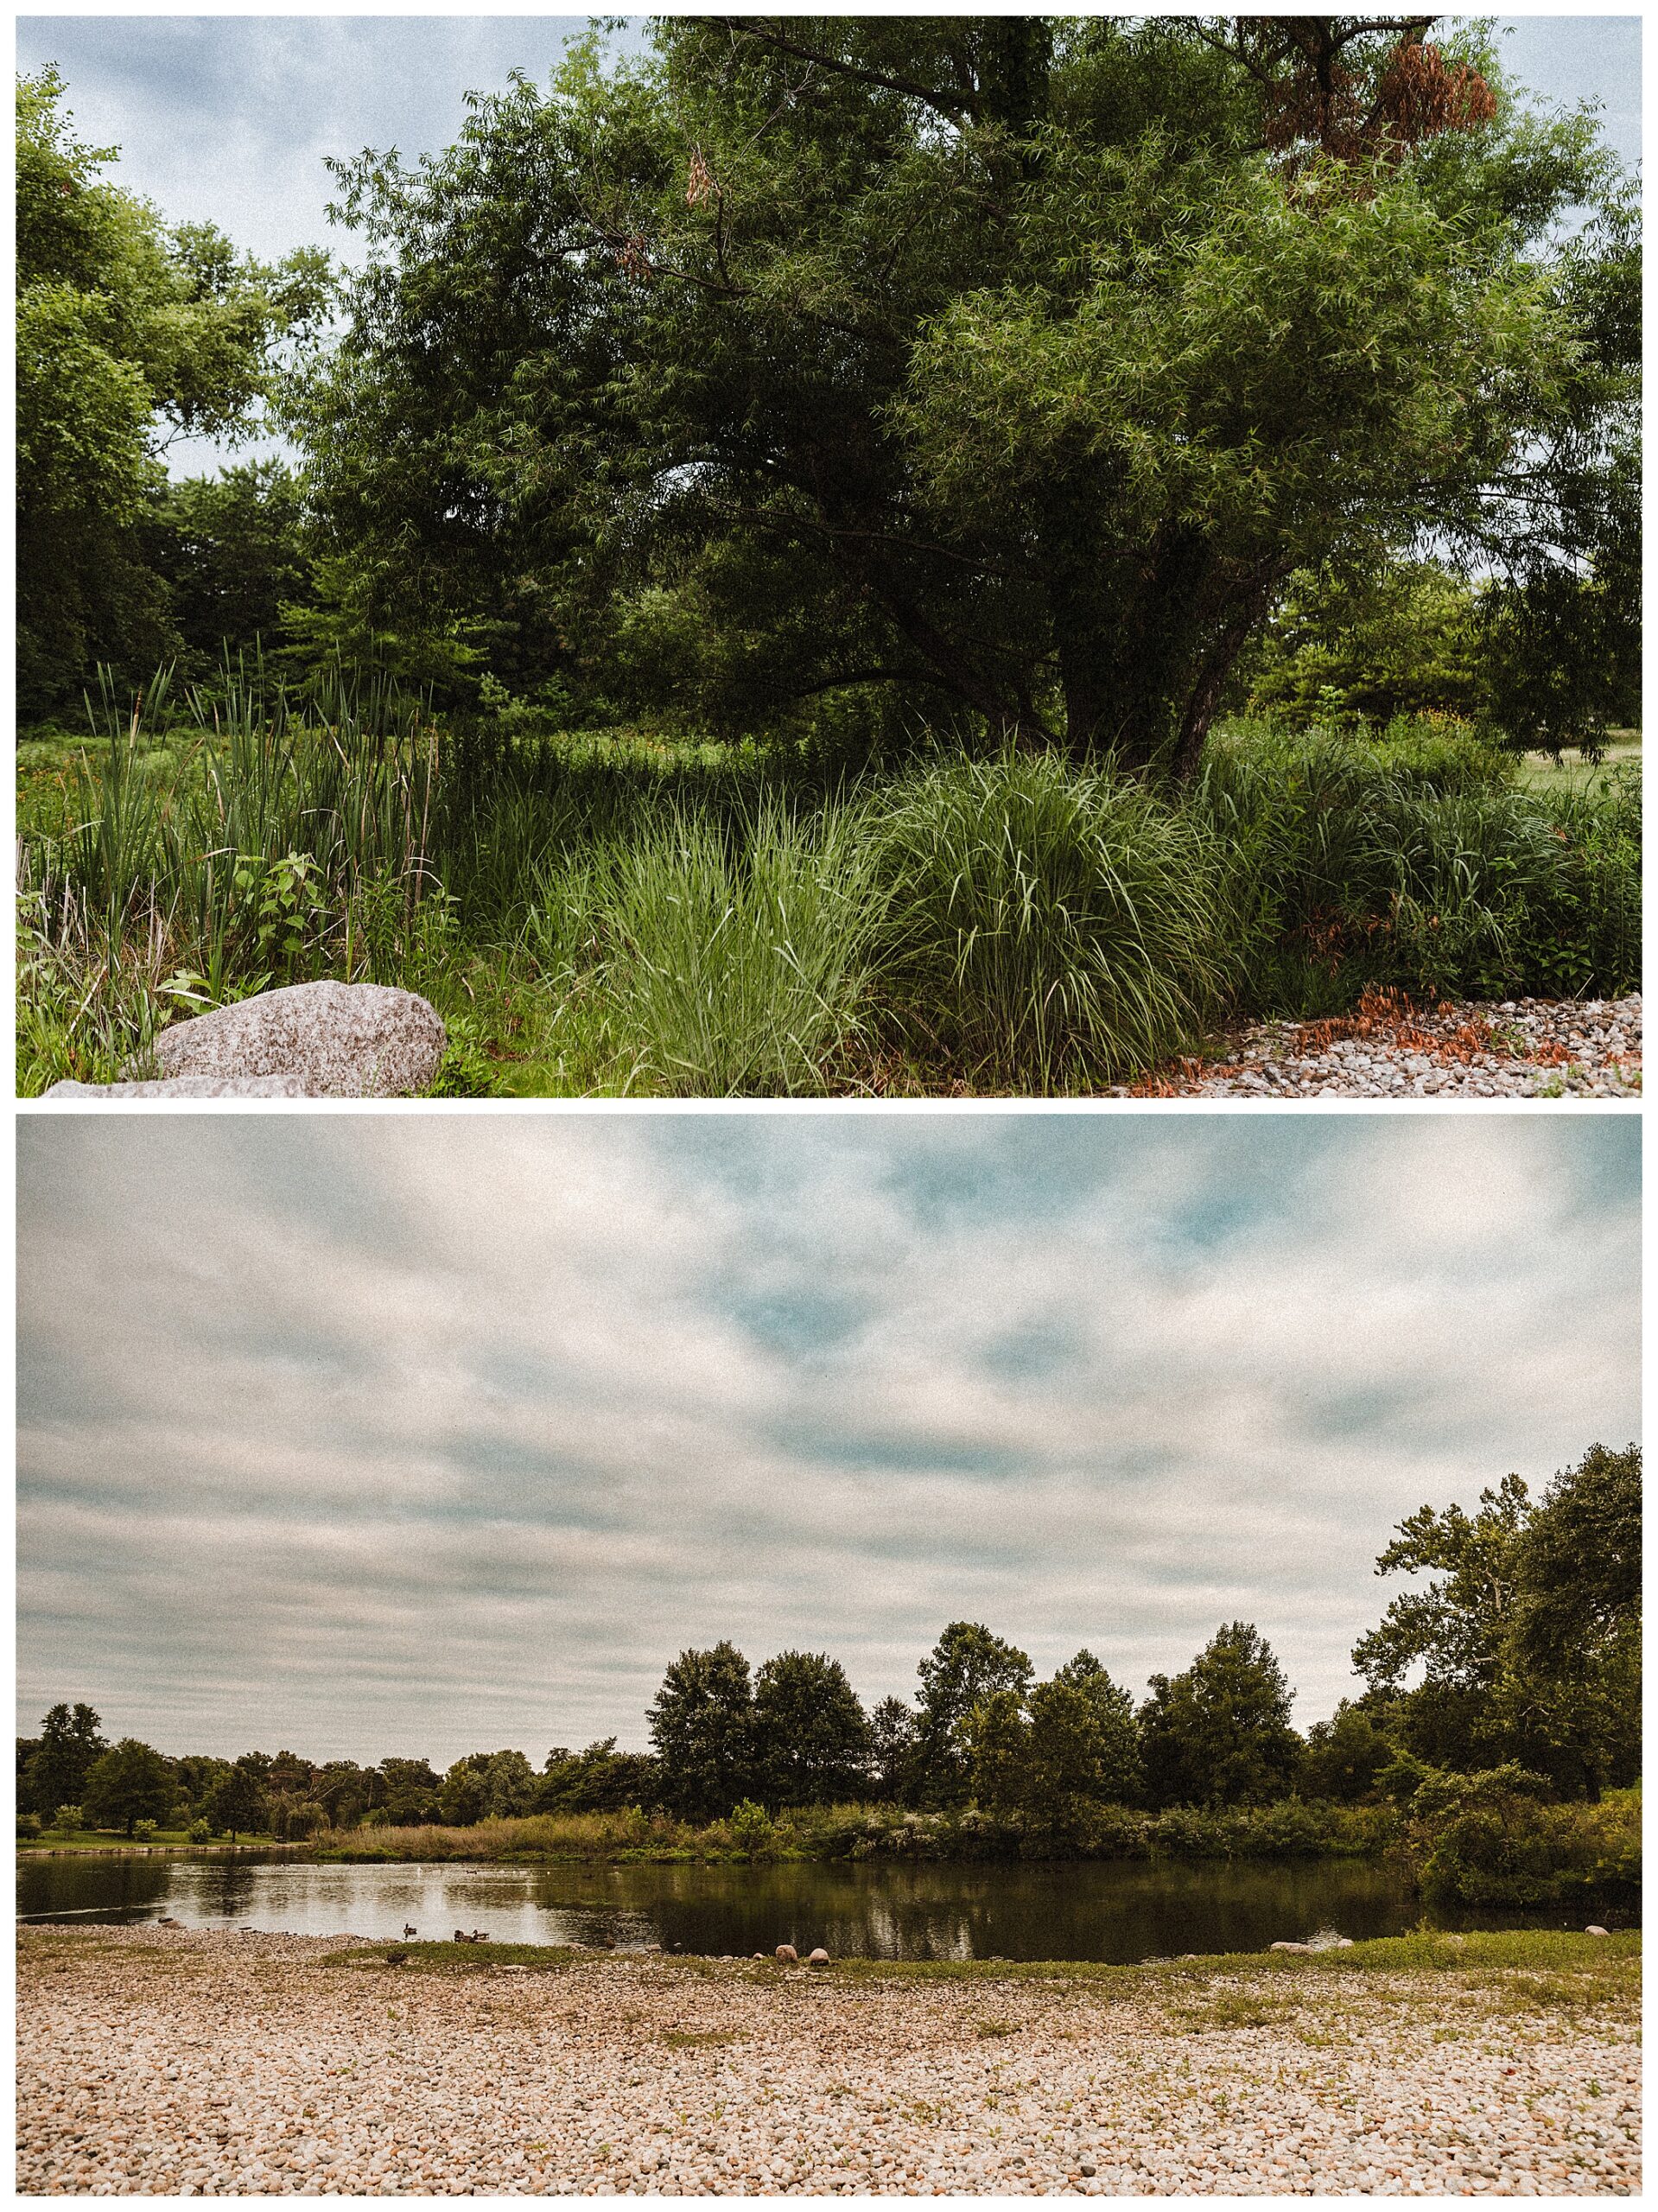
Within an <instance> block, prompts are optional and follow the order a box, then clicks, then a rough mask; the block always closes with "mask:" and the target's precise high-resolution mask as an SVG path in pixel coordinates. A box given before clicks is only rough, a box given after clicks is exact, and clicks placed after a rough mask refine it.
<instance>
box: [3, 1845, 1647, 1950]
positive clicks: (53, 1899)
mask: <svg viewBox="0 0 1658 2212" xmlns="http://www.w3.org/2000/svg"><path fill="white" fill-rule="evenodd" d="M17 1910H18V1915H19V1917H20V1918H22V1919H24V1920H48V1921H65V1922H78V1923H97V1922H98V1921H105V1922H131V1921H144V1920H155V1919H158V1918H159V1917H160V1916H161V1915H162V1913H170V1914H171V1915H172V1916H173V1917H174V1918H175V1920H180V1921H182V1922H183V1923H184V1924H185V1926H186V1927H187V1928H223V1927H227V1926H234V1925H236V1924H238V1923H241V1924H245V1925H247V1926H250V1927H253V1928H257V1929H264V1930H266V1931H269V1932H276V1931H278V1930H280V1931H283V1932H286V1933H290V1934H295V1935H303V1936H338V1935H347V1934H350V1935H360V1936H371V1937H373V1938H376V1939H379V1938H384V1937H388V1936H401V1935H402V1934H403V1928H404V1926H405V1925H406V1924H408V1925H412V1926H413V1927H415V1928H416V1929H418V1930H419V1932H420V1934H421V1936H422V1937H427V1938H431V1937H447V1936H451V1935H453V1933H454V1930H455V1929H457V1928H464V1929H468V1930H470V1929H473V1928H480V1929H484V1930H485V1931H486V1933H487V1934H488V1935H489V1936H492V1938H493V1939H494V1940H495V1941H496V1942H513V1943H568V1942H576V1943H594V1942H606V1941H607V1942H613V1943H615V1944H616V1945H617V1946H618V1947H619V1948H623V1949H642V1948H644V1947H645V1945H646V1944H650V1943H660V1944H662V1945H663V1946H664V1948H667V1949H670V1950H671V1949H674V1948H679V1949H683V1950H685V1951H690V1952H700V1953H702V1954H704V1955H714V1956H716V1957H717V1956H722V1955H727V1954H731V1955H737V1956H746V1955H748V1954H749V1953H750V1952H753V1951H770V1950H771V1949H772V1946H773V1945H774V1944H778V1943H793V1944H794V1945H795V1946H796V1948H797V1949H798V1950H800V1951H801V1952H802V1953H803V1955H804V1953H805V1952H806V1951H808V1950H810V1949H811V1948H813V1946H814V1945H816V1944H819V1943H821V1944H822V1945H823V1947H824V1948H825V1949H826V1950H828V1951H829V1953H830V1955H832V1956H834V1957H837V1958H857V1957H862V1958H880V1959H969V1958H972V1959H988V1958H1004V1959H1102V1960H1109V1961H1117V1962H1128V1961H1134V1960H1137V1959H1143V1958H1148V1957H1167V1956H1171V1955H1178V1954H1179V1953H1181V1952H1183V1951H1250V1950H1260V1949H1261V1948H1264V1947H1265V1946H1266V1945H1267V1944H1268V1943H1272V1942H1277V1941H1278V1940H1279V1939H1280V1938H1285V1939H1287V1940H1290V1941H1303V1940H1305V1938H1306V1937H1307V1936H1312V1935H1314V1934H1316V1933H1317V1932H1318V1929H1322V1928H1333V1929H1337V1930H1338V1931H1339V1932H1340V1933H1341V1934H1342V1935H1344V1936H1355V1937H1363V1936H1397V1935H1401V1934H1402V1933H1403V1932H1404V1931H1405V1930H1406V1929H1408V1928H1412V1927H1413V1926H1415V1925H1416V1923H1418V1922H1419V1921H1420V1919H1421V1918H1422V1916H1423V1909H1422V1905H1421V1903H1420V1899H1419V1898H1418V1897H1416V1896H1415V1894H1414V1892H1413V1891H1412V1890H1411V1889H1410V1887H1409V1885H1407V1884H1406V1883H1404V1882H1401V1880H1400V1879H1399V1878H1397V1876H1395V1875H1394V1874H1393V1873H1392V1872H1389V1871H1388V1870H1387V1869H1385V1868H1382V1867H1377V1866H1365V1865H1359V1864H1354V1863H1351V1862H1348V1861H1339V1860H1338V1861H1334V1862H1324V1863H1322V1864H1314V1865H1311V1866H1295V1865H1289V1866H1226V1865H1224V1864H1202V1865H1193V1866H1184V1865H1183V1866H1169V1865H1163V1866H1147V1865H1145V1864H1142V1863H1140V1862H1139V1861H1131V1862H1128V1861H1110V1860H1096V1861H1089V1862H1087V1863H1085V1864H1079V1865H1072V1866H948V1865H944V1866H871V1865H861V1866H850V1865H842V1864H836V1865H823V1864H820V1863H816V1862H812V1863H808V1864H797V1865H789V1866H594V1867H582V1866H465V1865H449V1866H414V1865H403V1866H326V1865H321V1864H318V1863H316V1862H314V1861H310V1860H304V1859H293V1858H290V1857H281V1858H275V1859H261V1858H257V1857H256V1856H254V1855H253V1854H251V1853H246V1854H240V1855H238V1856H235V1857H232V1856H230V1855H228V1854H226V1855H225V1856H222V1857H221V1856H213V1857H209V1858H194V1859H162V1858H155V1859H114V1858H112V1859H89V1858H71V1857H64V1858H61V1859H22V1860H21V1861H20V1862H19V1865H18V1872H17ZM1596 1910H1598V1911H1599V1916H1600V1917H1601V1918H1603V1919H1604V1920H1605V1921H1606V1923H1607V1924H1608V1925H1609V1926H1618V1925H1626V1924H1628V1923H1629V1920H1630V1918H1631V1916H1630V1915H1629V1913H1628V1912H1625V1913H1623V1915H1621V1916H1614V1915H1613V1913H1612V1912H1611V1910H1610V1908H1597V1909H1596ZM1593 1916H1595V1913H1594V1910H1591V1909H1588V1908H1586V1907H1584V1906H1579V1908H1578V1909H1577V1910H1576V1911H1575V1912H1574V1913H1567V1914H1565V1915H1562V1914H1560V1913H1559V1912H1555V1913H1549V1914H1531V1915H1528V1914H1526V1913H1523V1912H1515V1913H1504V1912H1502V1911H1501V1910H1497V1911H1487V1912H1481V1913H1477V1914H1474V1915H1471V1916H1466V1917H1464V1918H1458V1917H1455V1916H1446V1917H1445V1918H1443V1919H1442V1920H1441V1921H1440V1922H1439V1924H1442V1925H1444V1926H1446V1927H1484V1928H1507V1927H1521V1926H1528V1925H1531V1926H1535V1925H1543V1926H1559V1927H1565V1926H1572V1927H1579V1928H1580V1927H1581V1926H1582V1925H1583V1924H1584V1922H1585V1920H1586V1919H1588V1918H1591V1917H1593Z"/></svg>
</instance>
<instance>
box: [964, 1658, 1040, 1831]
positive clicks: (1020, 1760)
mask: <svg viewBox="0 0 1658 2212" xmlns="http://www.w3.org/2000/svg"><path fill="white" fill-rule="evenodd" d="M966 1736H967V1746H968V1762H969V1764H968V1772H969V1785H970V1788H971V1790H972V1794H973V1796H974V1798H975V1801H976V1802H977V1803H978V1805H979V1807H980V1808H981V1810H982V1811H984V1812H987V1813H989V1814H992V1815H994V1817H995V1818H996V1819H997V1820H1002V1821H1009V1820H1014V1819H1016V1818H1017V1817H1018V1816H1019V1815H1020V1814H1021V1813H1023V1812H1024V1810H1025V1808H1026V1804H1027V1803H1028V1802H1029V1799H1030V1794H1031V1726H1030V1723H1029V1721H1028V1720H1026V1718H1025V1706H1024V1700H1023V1699H1022V1698H1021V1697H1020V1694H1019V1692H1018V1691H1017V1690H992V1691H991V1693H990V1694H989V1695H988V1697H987V1698H985V1699H983V1700H981V1702H980V1703H979V1704H977V1705H975V1707H974V1708H973V1710H972V1712H971V1713H969V1716H968V1721H967V1730H966Z"/></svg>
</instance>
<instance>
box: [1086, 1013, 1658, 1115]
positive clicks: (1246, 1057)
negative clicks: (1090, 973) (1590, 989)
mask: <svg viewBox="0 0 1658 2212" xmlns="http://www.w3.org/2000/svg"><path fill="white" fill-rule="evenodd" d="M1640 1092H1641V1000H1640V996H1639V995H1638V994H1632V995H1629V997H1626V998H1621V999H1592V1000H1579V999H1507V1000H1504V1001H1502V1003H1501V1004H1500V1005H1492V1004H1489V1003H1484V1002H1479V1001H1445V1003H1443V1004H1441V1005H1439V1006H1437V1007H1431V1008H1422V1007H1413V1006H1410V1005H1409V1004H1408V1003H1407V1002H1406V1001H1397V1000H1394V1001H1389V1000H1388V998H1387V997H1386V995H1382V997H1381V999H1380V1000H1379V1001H1367V1002H1364V1003H1363V1005H1362V1007H1361V1010H1360V1012H1359V1014H1357V1015H1356V1016H1340V1017H1337V1018H1336V1019H1334V1020H1325V1021H1267V1022H1259V1023H1257V1024H1255V1026H1254V1027H1251V1028H1248V1029H1245V1030H1242V1031H1241V1032H1240V1033H1237V1034H1236V1035H1235V1036H1233V1037H1231V1038H1229V1039H1227V1040H1226V1041H1225V1043H1224V1045H1223V1047H1222V1048H1221V1049H1220V1050H1219V1051H1218V1052H1217V1053H1216V1055H1215V1056H1214V1057H1213V1058H1208V1059H1181V1060H1176V1061H1172V1062H1171V1063H1169V1064H1168V1065H1166V1066H1164V1067H1160V1068H1159V1069H1156V1070H1155V1071H1153V1073H1152V1075H1151V1076H1149V1077H1142V1078H1141V1079H1140V1081H1139V1082H1137V1083H1134V1084H1120V1085H1118V1086H1117V1087H1116V1090H1115V1094H1114V1095H1115V1096H1121V1097H1158V1098H1174V1097H1183V1098H1303V1097H1307V1098H1311V1097H1331V1096H1333V1097H1339V1098H1634V1097H1638V1096H1640Z"/></svg>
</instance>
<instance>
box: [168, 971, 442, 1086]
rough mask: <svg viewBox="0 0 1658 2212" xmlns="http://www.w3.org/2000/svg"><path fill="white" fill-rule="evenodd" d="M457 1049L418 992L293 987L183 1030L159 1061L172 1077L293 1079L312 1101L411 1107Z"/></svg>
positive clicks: (174, 1032) (374, 986)
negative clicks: (409, 1100)
mask: <svg viewBox="0 0 1658 2212" xmlns="http://www.w3.org/2000/svg"><path fill="white" fill-rule="evenodd" d="M447 1042H448V1038H447V1035H446V1033H445V1031H444V1027H443V1024H442V1022H441V1020H439V1018H438V1015H437V1012H436V1009H435V1007H431V1006H430V1005H429V1004H428V1002H427V1001H425V1000H424V999H422V998H416V995H415V994H414V993H413V992H412V991H397V990H392V989H391V988H388V987H387V986H386V985H385V984H384V983H333V982H328V983H292V984H289V987H288V988H286V989H285V990H280V991H261V992H260V993H259V994H258V995H257V997H255V998H251V999H238V1001H237V1002H236V1003H235V1005H233V1006H221V1007H215V1008H214V1010H213V1013H211V1014H197V1015H196V1017H195V1018H194V1020H191V1021H180V1022H175V1024H174V1026H173V1027H172V1028H170V1029H164V1030H163V1031H162V1033H161V1035H160V1037H159V1038H157V1039H156V1059H157V1061H158V1062H159V1063H160V1065H161V1070H162V1074H163V1075H164V1076H167V1077H183V1076H198V1077H210V1078H216V1079H219V1080H225V1079H236V1080H241V1079H244V1078H246V1077H259V1076H285V1077H289V1078H290V1079H291V1080H292V1081H294V1082H295V1083H296V1084H298V1085H299V1086H300V1093H301V1095H302V1096H305V1097H307V1098H401V1097H407V1096H409V1095H410V1093H411V1092H416V1091H422V1090H429V1089H430V1087H431V1084H432V1079H433V1077H435V1075H436V1073H437V1066H438V1062H439V1061H440V1060H441V1058H442V1057H443V1048H444V1046H445V1045H446V1043H447Z"/></svg>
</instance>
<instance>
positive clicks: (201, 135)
mask: <svg viewBox="0 0 1658 2212" xmlns="http://www.w3.org/2000/svg"><path fill="white" fill-rule="evenodd" d="M631 20H632V21H633V22H638V21H639V20H640V19H638V18H632V19H631ZM1456 20H1457V18H1455V17H1447V18H1445V21H1446V22H1455V21H1456ZM587 22H588V18H587V17H583V16H522V15H521V16H350V15H340V16H247V15H245V16H212V15H177V16H22V17H21V18H20V19H19V21H18V23H17V56H18V67H20V68H21V69H23V70H25V71H29V72H33V71H35V70H37V69H39V68H41V67H42V66H43V65H44V64H46V63H47V62H55V63H56V64H57V65H58V67H59V69H60V72H61V73H62V75H63V77H64V79H65V81H66V83H67V86H68V92H69V100H68V105H69V106H70V108H71V109H72V111H73V115H74V118H75V124H76V129H77V131H78V134H79V136H80V137H82V138H84V139H86V140H87V141H89V142H91V143H94V144H98V145H105V144H114V145H118V146H119V147H120V149H121V160H120V165H119V169H118V176H119V180H120V181H121V182H122V183H123V184H124V185H126V186H127V187H129V188H130V189H132V190H134V191H137V192H139V193H142V194H144V195H145V197H147V198H149V199H150V200H154V201H155V203H156V206H157V207H160V208H161V210H162V213H164V214H165V215H166V216H167V217H168V219H170V220H172V221H175V222H177V221H181V220H183V219H196V220H205V221H211V222H214V223H217V224H218V225H219V227H220V229H222V230H224V231H226V232H228V233H229V234H230V236H231V237H232V238H234V239H235V241H236V243H237V244H238V245H239V246H241V247H242V248H243V249H244V250H245V251H249V252H255V253H259V254H263V255H270V256H276V255H280V254H283V253H286V252H288V251H291V250H292V249H293V248H294V247H295V246H299V245H326V246H327V247H328V248H329V250H330V251H333V252H334V253H335V254H336V255H337V256H339V257H341V258H343V259H347V260H355V259H358V258H359V257H360V251H359V247H358V244H357V241H356V239H355V238H354V237H353V235H352V234H351V233H349V232H342V231H340V230H338V229H334V228H332V227H331V226H330V225H329V223H328V220H327V213H326V209H327V202H328V200H330V198H331V197H332V196H334V191H335V189H336V188H335V186H334V180H333V179H332V178H331V177H330V176H329V175H328V172H327V168H325V167H324V161H325V157H326V156H329V155H335V156H340V155H346V156H348V155H352V154H355V153H357V152H359V151H360V150H361V149H363V148H364V147H365V146H372V147H375V148H378V149H382V150H384V149H387V148H390V147H393V146H395V147H396V148H397V149H399V151H400V152H402V153H403V155H404V156H405V157H410V158H412V157H413V156H416V155H417V154H422V153H429V152H435V151H437V150H438V149H441V148H442V147H444V146H447V145H449V144H451V143H453V142H454V138H455V137H456V136H457V134H458V133H459V130H460V129H461V124H462V122H463V121H464V120H465V117H466V106H465V101H464V97H463V96H464V94H465V93H466V92H468V91H478V92H496V91H499V90H501V89H502V88H503V87H504V86H505V83H506V79H507V75H508V73H509V72H510V71H511V70H512V69H515V68H516V69H520V70H522V71H523V72H524V73H525V74H526V75H527V76H529V77H530V78H532V79H536V80H537V81H538V82H542V83H544V82H545V81H546V79H547V77H548V76H549V73H550V72H551V71H552V69H553V68H554V67H556V63H557V60H558V58H559V55H560V54H561V53H562V49H563V47H564V44H565V41H567V39H569V37H571V36H572V35H575V34H577V33H579V32H580V31H581V30H582V29H585V28H586V25H587ZM1499 22H1500V23H1501V26H1502V34H1503V36H1502V51H1503V54H1504V55H1505V58H1506V60H1507V62H1508V65H1509V69H1510V71H1511V72H1512V73H1513V74H1514V76H1515V78H1516V79H1518V81H1519V82H1520V83H1521V84H1523V85H1525V86H1529V87H1531V88H1532V89H1533V90H1534V92H1536V93H1537V94H1538V95H1539V96H1540V98H1541V99H1545V100H1547V101H1551V102H1554V103H1557V104H1560V105H1566V106H1575V105H1577V104H1578V103H1579V102H1580V101H1583V100H1594V101H1598V102H1600V103H1601V105H1602V106H1603V108H1604V129H1605V131H1606V135H1607V137H1608V138H1609V139H1610V142H1611V143H1612V144H1613V145H1614V146H1616V147H1617V149H1618V150H1619V152H1620V153H1621V154H1622V155H1623V158H1624V159H1625V160H1626V161H1629V162H1633V161H1635V160H1636V158H1637V157H1638V156H1639V153H1640V144H1641V130H1640V96H1641V25H1640V18H1639V16H1638V15H1635V14H1626V15H1621V16H1605V15H1602V16H1518V17H1510V16H1504V17H1502V18H1499ZM636 35H637V34H634V33H630V34H628V37H629V38H632V37H633V36H636ZM266 449H267V448H264V447H263V446H262V447H255V448H245V450H247V451H263V450H266ZM270 449H272V450H274V449H275V448H270ZM220 458H222V455H221V454H220V453H219V448H216V447H214V446H213V445H212V444H211V443H209V442H205V441H200V440H193V441H188V442H185V441H180V442H178V443H177V444H175V446H174V447H173V448H172V449H171V450H170V452H169V454H168V465H169V467H171V468H172V469H173V472H174V474H190V473H193V472H195V471H199V470H200V469H202V468H205V467H213V466H216V465H217V462H218V461H219V459H220Z"/></svg>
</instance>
